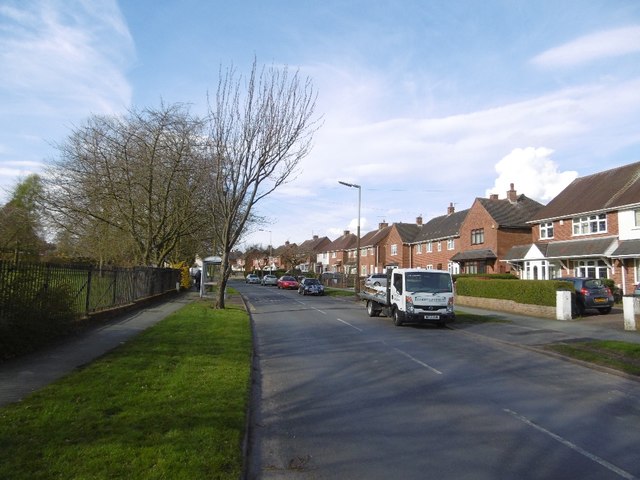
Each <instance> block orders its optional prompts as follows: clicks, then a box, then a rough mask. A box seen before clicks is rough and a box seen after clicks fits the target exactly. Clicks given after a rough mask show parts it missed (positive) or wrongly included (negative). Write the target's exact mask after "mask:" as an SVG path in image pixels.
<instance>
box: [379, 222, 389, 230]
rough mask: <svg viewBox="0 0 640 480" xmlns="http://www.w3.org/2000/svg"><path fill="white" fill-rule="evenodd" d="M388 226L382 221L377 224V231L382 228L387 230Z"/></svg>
mask: <svg viewBox="0 0 640 480" xmlns="http://www.w3.org/2000/svg"><path fill="white" fill-rule="evenodd" d="M388 226H389V224H388V223H387V222H385V221H384V220H383V221H382V222H380V223H379V224H378V230H382V229H383V228H387V227H388Z"/></svg>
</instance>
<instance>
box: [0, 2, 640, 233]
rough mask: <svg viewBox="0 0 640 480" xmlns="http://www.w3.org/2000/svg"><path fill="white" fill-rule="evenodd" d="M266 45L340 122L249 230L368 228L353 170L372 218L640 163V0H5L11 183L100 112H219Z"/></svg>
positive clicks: (0, 47) (325, 130)
mask: <svg viewBox="0 0 640 480" xmlns="http://www.w3.org/2000/svg"><path fill="white" fill-rule="evenodd" d="M254 56H255V57H256V58H257V60H258V62H259V63H261V64H268V65H271V64H275V65H286V66H288V68H290V69H298V70H299V71H300V73H301V74H303V75H305V76H309V77H310V78H311V79H312V81H313V84H314V86H315V88H316V89H317V92H318V102H317V113H318V114H319V115H321V116H322V117H323V126H322V128H321V129H320V130H319V131H318V133H317V134H316V137H315V140H314V148H313V150H312V152H311V154H310V155H309V156H308V157H307V158H306V159H305V160H304V161H303V162H302V164H301V165H300V168H299V171H298V174H297V176H296V178H295V179H294V180H292V181H291V182H290V183H289V184H287V185H285V186H284V187H282V188H281V189H280V190H278V191H276V192H275V193H274V194H273V195H272V196H271V197H269V198H268V199H266V200H265V201H263V202H262V203H261V204H259V209H258V210H259V212H258V213H259V214H261V215H263V216H265V217H266V218H267V223H266V224H265V225H263V226H262V227H257V228H262V230H263V231H254V232H252V233H251V234H250V235H249V236H248V237H247V238H246V240H245V245H248V244H254V243H258V244H260V243H261V244H263V245H265V246H266V245H268V243H269V241H270V238H271V241H272V242H273V244H274V245H276V246H277V245H280V244H282V243H284V242H285V241H286V240H289V241H291V242H296V243H300V242H302V241H304V240H306V239H309V238H311V237H312V235H320V236H324V235H326V236H328V237H329V238H331V239H335V238H337V237H338V236H339V235H340V234H341V233H342V232H343V231H344V230H351V231H355V226H356V223H357V222H356V217H357V191H356V190H354V189H350V188H347V187H344V186H341V185H339V184H338V180H342V181H346V182H351V183H356V184H359V185H361V186H362V209H361V226H362V232H363V233H364V232H367V231H370V230H372V229H374V228H376V227H377V225H378V223H380V222H382V221H387V222H389V223H391V222H413V221H415V219H416V217H417V216H419V215H421V216H423V218H424V219H425V221H426V220H428V219H430V218H432V217H434V216H438V215H443V214H445V213H446V210H447V206H448V205H449V203H454V205H455V207H456V209H458V210H461V209H464V208H468V207H470V206H471V204H472V203H473V200H474V199H475V198H476V197H482V196H487V195H488V194H489V193H498V194H499V196H500V198H504V196H505V192H506V191H507V190H508V189H509V184H510V183H514V185H515V188H516V190H517V191H518V193H524V194H525V195H527V196H529V197H531V198H534V199H536V200H538V201H540V202H542V203H547V202H548V201H549V200H550V199H551V198H553V197H554V196H555V195H556V194H557V193H558V192H559V191H560V190H561V189H562V188H563V187H564V186H565V185H567V184H568V183H569V182H571V181H572V180H573V179H574V178H575V177H576V176H584V175H588V174H591V173H595V172H598V171H602V170H606V169H608V168H613V167H616V166H620V165H625V164H628V163H632V162H636V161H640V2H638V1H637V0H602V1H598V0H589V1H584V0H579V1H572V0H564V1H557V0H554V1H547V0H539V1H530V0H522V1H520V0H484V1H481V2H480V1H475V0H473V1H472V0H466V1H451V0H422V1H418V0H415V1H409V0H389V1H387V0H384V1H375V0H362V1H360V0H357V1H355V0H351V1H350V0H343V1H335V0H324V1H322V2H320V1H305V0H298V1H295V2H294V1H282V0H276V1H267V0H262V1H246V0H245V1H243V0H237V1H235V2H228V1H224V2H223V1H205V0H201V1H196V0H181V1H177V0H176V1H169V0H153V1H151V0H127V1H119V2H118V1H106V0H105V1H100V0H47V1H44V0H43V1H39V0H15V1H14V0H2V1H1V2H0V188H2V189H3V191H6V190H8V189H10V188H11V187H12V186H14V185H15V183H16V182H17V181H18V180H19V179H21V178H24V177H25V176H26V175H28V174H29V173H32V172H41V171H42V169H43V167H44V165H46V163H47V161H49V160H50V159H52V158H55V156H56V155H57V151H56V148H55V145H56V144H57V143H60V142H63V141H64V139H65V138H66V136H67V135H68V133H69V132H70V129H71V128H72V127H73V126H74V125H79V124H81V123H82V122H83V121H84V120H85V119H86V118H87V117H88V116H89V115H91V114H103V113H107V114H117V113H119V112H123V111H124V110H125V109H126V108H128V107H131V106H136V107H145V106H158V105H159V104H160V102H161V101H164V102H165V103H172V102H184V103H189V104H191V105H192V109H193V111H194V112H196V113H203V112H204V110H205V103H206V95H207V92H214V91H215V89H216V86H217V76H218V71H219V68H220V66H223V67H226V66H228V65H230V64H232V63H233V64H234V65H236V66H237V67H238V68H239V70H240V71H242V72H247V71H248V68H249V66H250V64H251V62H252V61H253V58H254ZM4 198H5V199H6V194H5V196H4ZM269 231H270V232H269Z"/></svg>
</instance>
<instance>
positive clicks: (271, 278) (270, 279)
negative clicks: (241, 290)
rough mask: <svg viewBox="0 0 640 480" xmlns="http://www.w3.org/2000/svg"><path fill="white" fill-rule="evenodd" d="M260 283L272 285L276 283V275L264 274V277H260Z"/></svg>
mask: <svg viewBox="0 0 640 480" xmlns="http://www.w3.org/2000/svg"><path fill="white" fill-rule="evenodd" d="M260 283H261V284H262V285H271V286H273V287H275V286H277V285H278V277H276V276H275V275H265V276H264V277H262V282H260Z"/></svg>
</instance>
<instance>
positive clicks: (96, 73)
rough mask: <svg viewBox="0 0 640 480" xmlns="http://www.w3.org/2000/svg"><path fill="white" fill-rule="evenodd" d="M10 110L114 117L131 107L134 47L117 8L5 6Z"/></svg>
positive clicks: (3, 81) (3, 88) (2, 38)
mask: <svg viewBox="0 0 640 480" xmlns="http://www.w3.org/2000/svg"><path fill="white" fill-rule="evenodd" d="M0 22H1V23H0V64H1V65H2V69H1V70H0V95H2V96H3V97H4V98H5V99H6V98H7V97H9V98H11V99H12V100H13V101H12V102H8V101H6V100H5V102H3V103H4V107H3V110H8V109H10V105H14V107H13V110H14V111H17V112H20V111H24V109H25V106H26V107H27V108H35V109H37V111H35V112H32V113H34V114H37V113H45V114H47V116H49V115H59V112H69V111H74V110H75V111H77V110H80V111H82V112H84V114H85V115H86V114H88V113H91V112H95V113H111V112H113V111H117V110H121V109H122V108H123V107H126V106H128V105H129V103H130V99H131V87H130V85H129V83H128V82H127V80H126V77H125V75H124V70H125V69H126V68H127V67H128V66H129V64H130V62H131V60H132V58H133V42H132V39H131V37H130V35H129V33H128V30H127V28H126V25H125V23H124V20H123V18H122V15H121V13H120V11H119V10H118V7H117V4H116V3H115V2H114V1H112V0H106V1H102V2H87V1H82V0H76V1H36V2H26V3H25V2H13V3H9V4H5V5H4V6H2V7H0Z"/></svg>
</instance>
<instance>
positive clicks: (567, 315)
mask: <svg viewBox="0 0 640 480" xmlns="http://www.w3.org/2000/svg"><path fill="white" fill-rule="evenodd" d="M556 320H571V292H570V291H568V290H558V291H556Z"/></svg>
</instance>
